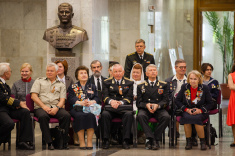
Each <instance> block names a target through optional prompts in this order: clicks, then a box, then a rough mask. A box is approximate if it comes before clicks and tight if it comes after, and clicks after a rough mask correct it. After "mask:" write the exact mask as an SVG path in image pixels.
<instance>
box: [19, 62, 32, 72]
mask: <svg viewBox="0 0 235 156" xmlns="http://www.w3.org/2000/svg"><path fill="white" fill-rule="evenodd" d="M26 67H28V68H29V70H30V71H31V72H33V69H32V66H31V65H30V64H29V63H23V64H22V65H21V68H20V71H21V70H22V69H24V68H26Z"/></svg>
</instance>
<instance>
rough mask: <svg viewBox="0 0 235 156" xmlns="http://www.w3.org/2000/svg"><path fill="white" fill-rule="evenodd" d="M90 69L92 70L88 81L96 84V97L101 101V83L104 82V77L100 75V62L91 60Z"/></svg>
mask: <svg viewBox="0 0 235 156" xmlns="http://www.w3.org/2000/svg"><path fill="white" fill-rule="evenodd" d="M90 66H91V71H92V76H91V77H90V80H89V81H90V82H91V84H94V85H95V86H96V89H97V91H98V97H99V100H100V102H102V101H103V100H102V98H103V95H102V89H103V86H102V85H103V84H104V80H105V79H106V78H105V77H103V76H102V75H101V71H102V68H103V66H102V63H101V62H100V61H98V60H94V61H92V62H91V65H90Z"/></svg>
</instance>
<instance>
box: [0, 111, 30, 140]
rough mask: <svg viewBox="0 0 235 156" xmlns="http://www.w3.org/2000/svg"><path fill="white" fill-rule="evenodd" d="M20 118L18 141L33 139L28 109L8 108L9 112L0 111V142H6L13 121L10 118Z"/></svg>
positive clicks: (12, 127) (13, 124)
mask: <svg viewBox="0 0 235 156" xmlns="http://www.w3.org/2000/svg"><path fill="white" fill-rule="evenodd" d="M12 118H13V119H17V120H20V134H19V142H29V141H33V127H32V118H31V116H30V112H29V110H27V109H25V108H20V109H14V110H12V109H11V110H9V112H0V143H3V142H6V141H7V139H8V138H9V136H10V134H11V131H12V130H13V129H14V126H15V123H14V121H13V120H12Z"/></svg>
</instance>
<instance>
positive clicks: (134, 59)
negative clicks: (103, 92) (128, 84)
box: [124, 52, 155, 79]
mask: <svg viewBox="0 0 235 156" xmlns="http://www.w3.org/2000/svg"><path fill="white" fill-rule="evenodd" d="M136 63H140V64H141V65H142V67H143V70H144V78H145V79H147V77H146V74H145V72H146V67H147V66H148V65H149V64H155V61H154V58H153V55H152V54H149V53H146V52H144V58H143V59H142V60H141V59H140V57H139V55H138V53H137V52H133V53H131V54H129V55H127V56H126V62H125V75H124V76H125V77H127V78H130V74H131V69H132V67H133V65H134V64H136Z"/></svg>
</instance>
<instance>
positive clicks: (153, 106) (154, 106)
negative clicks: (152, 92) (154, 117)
mask: <svg viewBox="0 0 235 156" xmlns="http://www.w3.org/2000/svg"><path fill="white" fill-rule="evenodd" d="M146 107H147V109H148V110H149V112H150V113H154V112H155V111H156V110H157V108H158V104H156V103H147V104H146Z"/></svg>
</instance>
